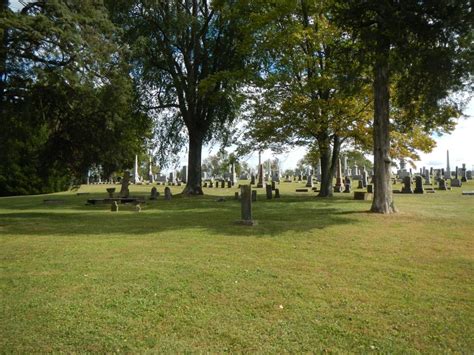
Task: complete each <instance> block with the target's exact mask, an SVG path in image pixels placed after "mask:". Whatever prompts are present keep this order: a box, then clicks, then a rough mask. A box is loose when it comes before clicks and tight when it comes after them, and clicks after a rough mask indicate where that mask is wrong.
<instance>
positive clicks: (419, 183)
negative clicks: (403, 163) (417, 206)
mask: <svg viewBox="0 0 474 355" xmlns="http://www.w3.org/2000/svg"><path fill="white" fill-rule="evenodd" d="M413 192H414V193H416V194H423V193H425V190H424V189H423V178H422V177H421V176H415V191H413Z"/></svg>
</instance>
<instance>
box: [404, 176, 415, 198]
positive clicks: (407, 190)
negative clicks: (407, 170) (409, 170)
mask: <svg viewBox="0 0 474 355" xmlns="http://www.w3.org/2000/svg"><path fill="white" fill-rule="evenodd" d="M412 193H413V190H412V188H411V177H410V176H405V177H404V178H403V187H402V194H412Z"/></svg>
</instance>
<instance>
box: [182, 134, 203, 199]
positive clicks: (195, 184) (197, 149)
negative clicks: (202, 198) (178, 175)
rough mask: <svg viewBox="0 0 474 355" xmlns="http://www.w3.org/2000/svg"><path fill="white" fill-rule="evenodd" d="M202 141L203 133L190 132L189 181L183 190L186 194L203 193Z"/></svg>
mask: <svg viewBox="0 0 474 355" xmlns="http://www.w3.org/2000/svg"><path fill="white" fill-rule="evenodd" d="M202 141H203V138H202V134H199V133H195V132H193V133H191V132H190V133H189V153H188V181H187V182H186V187H185V188H184V190H183V193H184V194H186V195H202V194H203V192H202V187H201V154H202Z"/></svg>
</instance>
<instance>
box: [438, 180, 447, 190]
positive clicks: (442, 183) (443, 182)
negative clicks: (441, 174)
mask: <svg viewBox="0 0 474 355" xmlns="http://www.w3.org/2000/svg"><path fill="white" fill-rule="evenodd" d="M438 189H439V190H447V189H448V188H447V186H446V180H444V179H443V178H441V179H439V180H438Z"/></svg>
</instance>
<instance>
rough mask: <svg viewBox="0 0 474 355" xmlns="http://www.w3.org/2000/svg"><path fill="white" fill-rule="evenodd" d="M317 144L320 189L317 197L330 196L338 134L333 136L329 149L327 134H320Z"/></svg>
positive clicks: (338, 140)
mask: <svg viewBox="0 0 474 355" xmlns="http://www.w3.org/2000/svg"><path fill="white" fill-rule="evenodd" d="M318 146H319V152H320V156H321V189H320V191H319V194H318V197H331V196H332V195H333V186H332V180H333V177H334V173H335V172H336V164H337V160H338V158H339V152H340V150H341V141H340V139H339V137H338V136H334V140H333V148H332V149H331V144H330V139H329V136H327V135H326V136H321V137H320V138H319V139H318Z"/></svg>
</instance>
